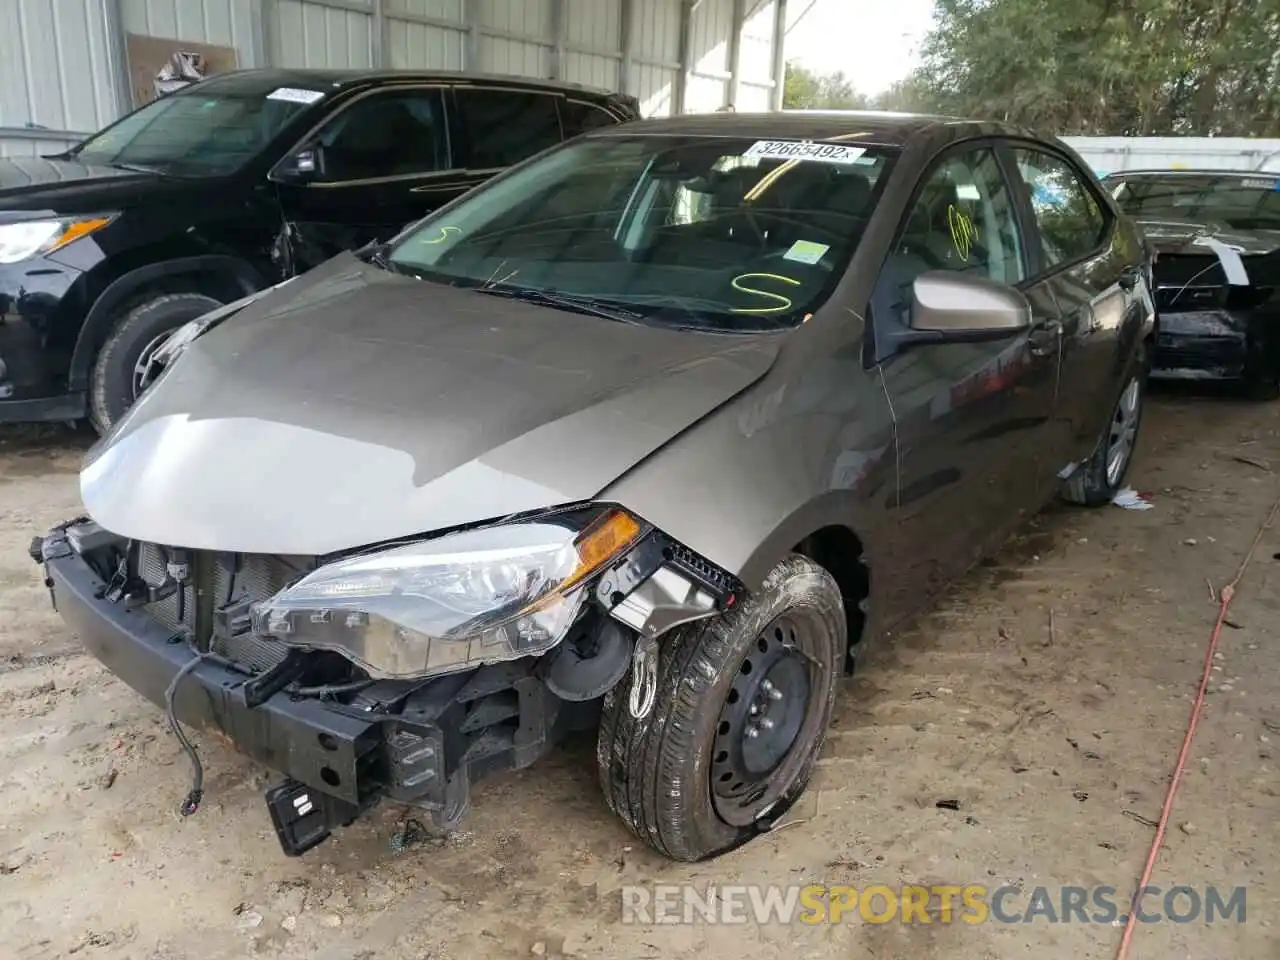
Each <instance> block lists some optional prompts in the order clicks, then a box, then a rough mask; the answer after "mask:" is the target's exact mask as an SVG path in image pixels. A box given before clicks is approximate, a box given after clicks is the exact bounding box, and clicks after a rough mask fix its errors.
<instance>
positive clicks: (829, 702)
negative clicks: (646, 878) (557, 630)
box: [596, 554, 848, 861]
mask: <svg viewBox="0 0 1280 960" xmlns="http://www.w3.org/2000/svg"><path fill="white" fill-rule="evenodd" d="M846 633H847V627H846V622H845V611H844V601H843V599H842V597H841V595H840V589H839V588H838V587H837V586H836V582H835V580H834V579H833V578H832V577H831V574H829V573H828V572H827V571H826V570H824V569H823V568H822V567H820V566H818V565H817V564H816V563H814V562H813V561H812V560H810V559H808V558H807V557H803V556H800V555H796V554H793V555H791V556H788V557H787V558H786V559H785V560H783V561H782V562H781V563H779V564H778V565H777V566H776V567H774V568H773V570H772V571H771V572H770V573H769V576H768V577H767V578H766V580H765V583H764V586H763V587H762V588H761V589H760V590H759V591H758V592H757V593H755V594H754V595H753V596H752V597H750V598H749V599H747V600H745V601H744V602H743V603H742V604H741V605H740V606H738V607H735V608H732V609H731V610H729V611H728V612H727V613H724V614H722V615H720V616H717V617H715V618H714V619H711V620H704V621H700V622H698V623H693V624H690V625H688V626H686V627H681V628H678V629H677V630H675V631H673V632H672V633H671V634H668V635H666V636H664V637H663V638H662V639H661V641H660V646H659V652H658V677H657V695H656V698H655V700H654V703H653V706H652V708H651V710H650V711H649V714H648V715H647V716H646V717H644V718H643V719H640V720H637V719H635V718H634V717H633V716H632V715H631V711H630V709H629V706H628V699H629V697H628V694H629V692H630V688H631V680H630V674H628V675H627V677H625V678H623V680H622V681H621V682H620V683H618V684H617V685H615V686H614V688H613V689H612V690H610V691H609V693H608V694H606V695H605V700H604V709H603V713H602V716H601V722H600V733H599V740H598V742H597V751H596V757H597V761H598V764H599V772H600V784H601V787H602V788H603V790H604V794H605V799H606V800H607V801H608V803H609V806H610V808H611V809H612V810H613V812H614V813H616V814H617V815H618V816H619V817H620V818H621V819H622V820H623V822H624V823H626V825H627V826H628V827H629V828H630V829H631V830H632V832H633V833H635V834H636V835H637V836H639V837H640V839H642V840H644V841H645V842H646V843H648V844H649V845H650V846H652V847H653V848H655V849H656V850H657V851H658V852H660V853H662V854H664V855H665V856H668V857H671V858H673V859H676V860H684V861H693V860H702V859H704V858H706V857H711V856H714V855H716V854H718V853H723V852H724V851H726V850H731V849H733V848H734V847H737V846H740V845H742V844H743V843H745V842H746V841H748V840H750V839H751V838H752V837H754V836H756V835H757V834H758V833H760V832H761V831H763V830H767V829H769V828H770V827H772V826H773V824H774V823H775V822H776V821H777V819H778V818H779V817H780V816H781V815H782V814H783V813H785V812H786V811H787V810H788V809H789V808H790V807H791V806H792V805H793V804H794V803H795V801H796V800H797V799H798V798H799V797H800V795H801V794H802V793H803V792H804V789H805V787H806V786H807V785H808V782H809V778H810V776H811V775H812V773H813V765H814V762H815V761H816V760H817V757H818V751H819V749H820V748H821V746H822V741H823V738H824V737H825V735H826V731H827V726H828V725H829V723H830V720H831V713H832V709H833V707H834V704H835V696H836V690H837V687H838V681H839V678H840V675H841V672H842V668H843V666H844V659H845V651H846V647H847V646H848V644H847V642H846ZM752 730H754V731H755V732H754V733H752Z"/></svg>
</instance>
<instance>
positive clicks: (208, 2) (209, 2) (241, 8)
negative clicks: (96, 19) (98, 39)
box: [120, 0, 254, 66]
mask: <svg viewBox="0 0 1280 960" xmlns="http://www.w3.org/2000/svg"><path fill="white" fill-rule="evenodd" d="M120 7H121V16H122V20H123V23H124V28H125V30H127V31H128V32H129V33H139V34H143V35H145V36H149V37H173V38H175V39H179V40H188V41H190V42H192V43H213V44H217V45H219V46H225V47H235V49H236V50H237V52H238V53H239V54H240V65H241V66H251V65H252V56H251V53H250V51H251V48H252V44H253V9H254V6H253V3H252V0H198V2H195V3H192V2H190V0H121V4H120Z"/></svg>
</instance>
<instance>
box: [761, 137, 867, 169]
mask: <svg viewBox="0 0 1280 960" xmlns="http://www.w3.org/2000/svg"><path fill="white" fill-rule="evenodd" d="M866 152H867V151H866V150H865V149H863V148H862V147H850V146H847V145H845V144H843V143H814V142H813V141H812V140H757V141H756V142H755V143H753V144H752V145H751V146H749V147H748V148H747V150H746V152H745V153H743V156H744V157H758V158H761V159H764V160H816V161H817V162H819V163H857V162H858V159H859V158H860V157H861V156H862V155H863V154H864V153H866Z"/></svg>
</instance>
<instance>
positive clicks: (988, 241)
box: [896, 149, 1027, 284]
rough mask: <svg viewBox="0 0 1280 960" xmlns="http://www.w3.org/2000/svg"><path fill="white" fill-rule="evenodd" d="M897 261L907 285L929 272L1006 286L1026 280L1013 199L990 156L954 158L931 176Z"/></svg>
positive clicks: (973, 154)
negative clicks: (972, 277) (950, 272)
mask: <svg viewBox="0 0 1280 960" xmlns="http://www.w3.org/2000/svg"><path fill="white" fill-rule="evenodd" d="M896 259H897V260H898V264H899V276H900V277H901V278H903V279H905V280H906V281H907V282H910V281H912V280H914V279H915V278H916V277H917V276H919V275H920V274H922V273H925V272H927V271H929V270H953V271H955V272H957V273H969V274H974V275H976V276H980V277H986V278H988V279H990V280H995V281H996V282H998V283H1007V284H1016V283H1019V282H1020V281H1022V280H1024V279H1026V275H1027V274H1026V265H1025V259H1024V257H1023V251H1022V242H1021V236H1020V234H1019V232H1018V221H1017V218H1016V217H1015V215H1014V201H1013V193H1012V192H1011V190H1010V189H1009V184H1008V182H1007V181H1006V180H1005V177H1004V174H1003V173H1002V171H1001V169H1000V165H999V163H998V162H997V161H996V156H995V154H994V153H993V152H992V151H991V150H986V149H983V150H970V151H967V152H965V153H958V154H955V155H954V156H951V157H949V158H947V159H946V160H944V161H943V162H942V163H941V164H940V165H939V166H938V167H936V168H935V169H934V170H933V172H932V173H931V174H929V176H928V179H927V180H926V181H925V183H924V186H923V187H922V189H921V191H920V194H919V196H918V197H917V199H916V201H915V204H914V206H913V207H912V209H911V212H910V214H909V215H908V218H907V225H906V229H905V230H904V231H903V234H902V239H901V241H900V242H899V244H898V247H897V251H896Z"/></svg>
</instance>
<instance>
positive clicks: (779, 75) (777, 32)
mask: <svg viewBox="0 0 1280 960" xmlns="http://www.w3.org/2000/svg"><path fill="white" fill-rule="evenodd" d="M773 3H774V7H773V71H772V72H773V77H772V79H773V92H772V95H771V96H770V98H769V99H770V101H771V104H770V105H771V106H772V107H773V109H774V110H781V109H782V95H783V90H784V88H785V87H786V85H787V0H773Z"/></svg>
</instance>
